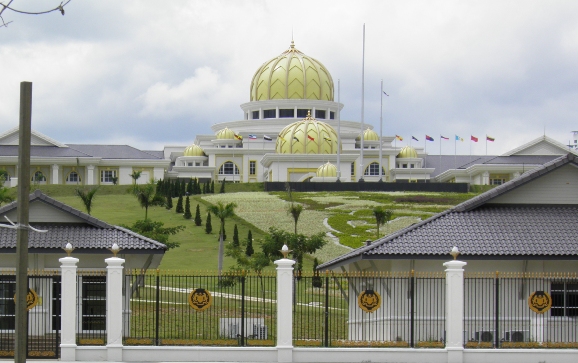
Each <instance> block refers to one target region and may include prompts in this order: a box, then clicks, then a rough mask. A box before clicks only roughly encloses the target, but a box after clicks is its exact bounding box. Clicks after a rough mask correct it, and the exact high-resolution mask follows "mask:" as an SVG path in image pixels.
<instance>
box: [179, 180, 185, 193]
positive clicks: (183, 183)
mask: <svg viewBox="0 0 578 363" xmlns="http://www.w3.org/2000/svg"><path fill="white" fill-rule="evenodd" d="M179 192H180V194H181V195H185V194H186V193H187V183H186V182H185V180H184V179H181V181H180V183H179Z"/></svg>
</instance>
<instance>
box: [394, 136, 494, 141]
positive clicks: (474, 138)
mask: <svg viewBox="0 0 578 363" xmlns="http://www.w3.org/2000/svg"><path fill="white" fill-rule="evenodd" d="M395 138H396V139H397V140H399V141H403V137H401V136H399V135H395ZM411 139H412V140H415V141H419V140H418V139H417V137H415V136H412V137H411ZM425 139H426V140H427V141H434V138H433V137H431V136H429V135H425ZM440 139H442V140H449V139H450V138H449V137H445V136H442V135H440ZM455 140H456V141H462V142H463V141H464V138H463V137H459V136H458V135H456V139H455ZM470 141H473V142H478V141H479V138H477V137H475V136H473V135H470ZM486 141H491V142H494V141H496V139H495V138H493V137H491V136H488V135H486Z"/></svg>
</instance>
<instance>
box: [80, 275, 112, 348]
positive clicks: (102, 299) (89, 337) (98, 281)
mask: <svg viewBox="0 0 578 363" xmlns="http://www.w3.org/2000/svg"><path fill="white" fill-rule="evenodd" d="M76 286H77V291H78V292H77V294H78V295H77V298H78V303H77V304H76V316H77V320H76V322H77V323H76V344H78V345H106V271H105V270H81V271H78V272H77V276H76Z"/></svg>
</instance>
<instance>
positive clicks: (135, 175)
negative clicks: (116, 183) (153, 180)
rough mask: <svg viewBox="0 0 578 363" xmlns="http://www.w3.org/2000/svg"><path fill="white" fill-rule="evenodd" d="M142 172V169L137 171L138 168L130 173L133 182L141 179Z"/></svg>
mask: <svg viewBox="0 0 578 363" xmlns="http://www.w3.org/2000/svg"><path fill="white" fill-rule="evenodd" d="M141 174H142V171H136V170H134V171H133V172H132V174H129V176H130V177H131V178H132V181H133V184H136V183H137V181H138V180H139V179H140V176H141ZM155 190H156V188H155Z"/></svg>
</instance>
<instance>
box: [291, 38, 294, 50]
mask: <svg viewBox="0 0 578 363" xmlns="http://www.w3.org/2000/svg"><path fill="white" fill-rule="evenodd" d="M291 49H295V42H294V41H293V39H291Z"/></svg>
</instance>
